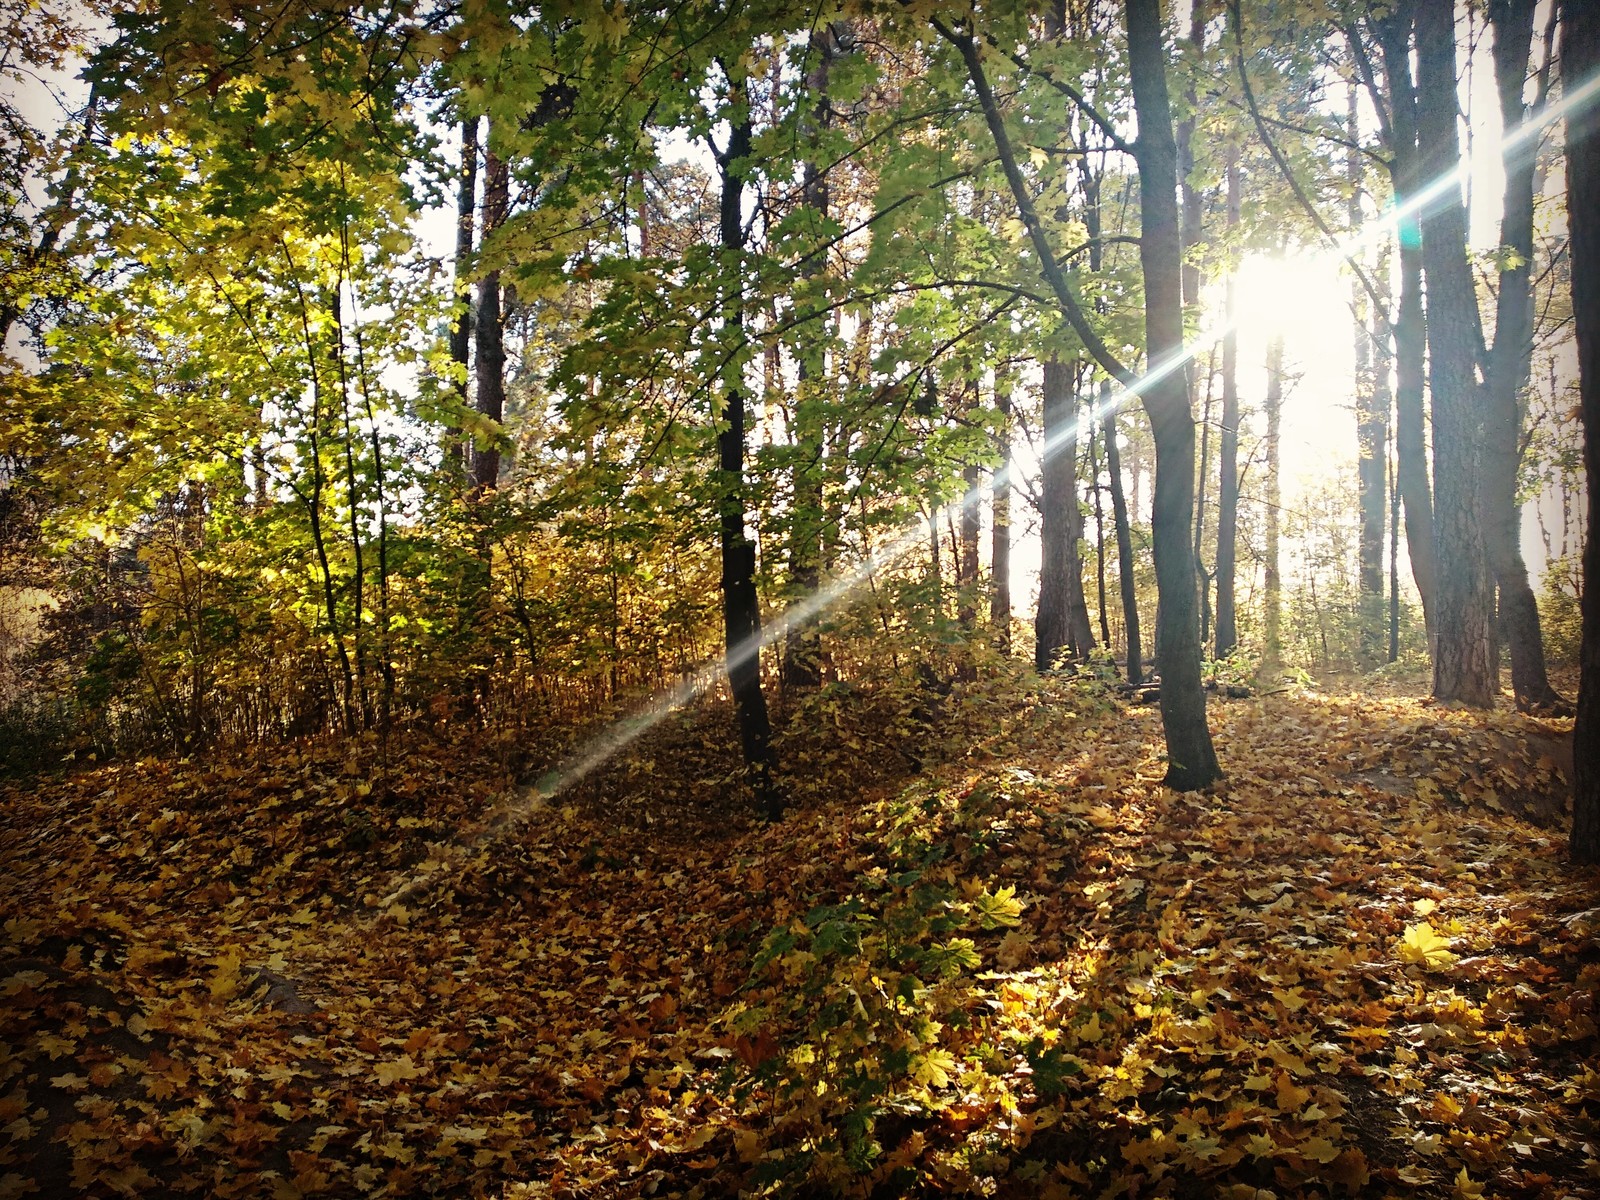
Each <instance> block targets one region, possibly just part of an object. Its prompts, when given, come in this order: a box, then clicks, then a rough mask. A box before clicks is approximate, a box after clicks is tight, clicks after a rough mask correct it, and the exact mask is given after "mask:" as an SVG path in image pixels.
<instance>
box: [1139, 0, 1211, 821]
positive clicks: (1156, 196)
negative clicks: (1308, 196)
mask: <svg viewBox="0 0 1600 1200" xmlns="http://www.w3.org/2000/svg"><path fill="white" fill-rule="evenodd" d="M1125 19H1126V21H1127V30H1128V67H1129V76H1130V82H1131V84H1132V87H1133V102H1134V109H1135V111H1136V113H1137V115H1138V120H1139V140H1138V143H1137V144H1136V146H1135V149H1136V150H1137V151H1138V158H1137V161H1138V167H1139V184H1140V204H1139V231H1140V244H1139V261H1140V265H1141V267H1142V268H1143V275H1144V291H1145V353H1146V356H1147V358H1148V360H1149V365H1150V367H1151V368H1152V369H1153V370H1154V371H1155V372H1157V374H1155V375H1154V376H1150V377H1147V378H1146V379H1145V381H1144V389H1143V394H1142V397H1141V398H1142V400H1143V402H1144V407H1145V412H1146V413H1147V414H1148V415H1149V418H1150V425H1151V428H1152V429H1153V430H1154V432H1155V443H1156V480H1155V505H1154V512H1153V515H1152V530H1153V541H1154V544H1155V559H1156V587H1157V591H1158V594H1159V596H1160V602H1161V620H1162V624H1163V629H1162V632H1161V636H1160V637H1158V638H1157V643H1156V656H1157V667H1158V669H1159V670H1160V672H1161V719H1162V725H1163V727H1164V729H1165V732H1166V742H1167V776H1166V782H1167V784H1168V785H1169V786H1171V787H1173V788H1175V789H1177V790H1179V791H1187V790H1191V789H1194V788H1202V787H1206V786H1208V785H1209V784H1211V783H1212V782H1213V781H1215V780H1216V779H1217V778H1219V777H1220V776H1221V774H1222V771H1221V768H1220V767H1219V766H1218V764H1217V755H1216V751H1215V749H1214V748H1213V747H1212V744H1211V731H1210V729H1209V728H1208V727H1207V725H1206V698H1205V691H1204V689H1203V688H1202V687H1201V681H1200V629H1199V625H1198V623H1197V621H1196V613H1195V586H1194V585H1195V571H1194V558H1193V555H1192V554H1191V553H1190V550H1189V530H1190V528H1191V523H1192V520H1193V516H1194V511H1193V510H1194V451H1195V445H1194V415H1193V413H1192V412H1191V411H1190V407H1189V385H1188V375H1187V372H1186V371H1185V370H1184V369H1182V368H1181V367H1180V368H1177V369H1170V366H1171V364H1172V362H1173V360H1174V358H1175V357H1176V356H1178V355H1181V354H1182V353H1183V247H1182V240H1181V237H1180V232H1179V225H1178V203H1177V191H1178V178H1177V175H1178V170H1177V149H1176V147H1175V146H1174V145H1173V140H1172V107H1171V104H1170V102H1169V100H1168V94H1167V66H1166V53H1165V50H1164V48H1163V46H1162V32H1161V6H1160V3H1159V0H1127V5H1126V9H1125Z"/></svg>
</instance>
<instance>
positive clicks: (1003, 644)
mask: <svg viewBox="0 0 1600 1200" xmlns="http://www.w3.org/2000/svg"><path fill="white" fill-rule="evenodd" d="M994 404H995V407H996V408H997V409H999V411H1000V465H999V467H997V468H996V469H995V473H994V496H993V504H994V509H993V513H994V516H993V521H992V522H991V525H990V529H991V545H990V550H989V556H990V567H989V570H990V574H991V587H992V591H991V592H990V598H989V623H990V624H991V625H993V626H994V631H995V647H996V649H998V650H999V651H1000V653H1001V654H1010V653H1011V381H1010V380H1009V379H1006V378H997V379H996V380H995V384H994Z"/></svg>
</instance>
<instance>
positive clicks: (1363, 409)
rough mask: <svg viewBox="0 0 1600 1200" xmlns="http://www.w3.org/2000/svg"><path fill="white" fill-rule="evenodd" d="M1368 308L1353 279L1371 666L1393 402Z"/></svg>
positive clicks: (1356, 181) (1362, 581) (1357, 210)
mask: <svg viewBox="0 0 1600 1200" xmlns="http://www.w3.org/2000/svg"><path fill="white" fill-rule="evenodd" d="M1357 98H1358V92H1357V90H1356V85H1355V84H1354V83H1351V84H1350V86H1349V90H1348V93H1347V95H1346V98H1345V99H1346V117H1345V129H1346V131H1347V133H1348V136H1349V139H1350V146H1349V149H1348V150H1347V152H1346V155H1345V185H1346V187H1348V188H1349V195H1348V197H1347V199H1346V205H1347V208H1346V214H1347V216H1348V217H1349V221H1350V228H1351V229H1352V230H1355V229H1359V228H1360V226H1361V222H1362V213H1361V192H1362V189H1363V187H1364V186H1365V180H1364V173H1365V167H1366V156H1365V154H1364V153H1363V152H1362V149H1361V144H1360V132H1361V125H1360V120H1359V109H1358V107H1357ZM1374 307H1375V306H1374ZM1367 311H1368V297H1367V295H1366V292H1365V290H1364V289H1363V288H1362V287H1361V285H1360V283H1358V282H1353V283H1352V284H1351V295H1350V313H1351V316H1352V317H1353V318H1354V321H1353V322H1352V325H1353V327H1354V335H1355V363H1356V372H1355V374H1356V378H1355V384H1356V495H1357V505H1358V507H1359V509H1360V512H1361V533H1360V536H1359V538H1358V539H1357V562H1358V570H1357V573H1356V588H1357V596H1358V599H1357V614H1358V616H1359V618H1360V622H1361V629H1360V651H1361V665H1362V666H1363V667H1365V668H1367V669H1371V668H1372V667H1375V666H1377V665H1378V663H1379V662H1380V661H1381V659H1382V657H1383V524H1384V510H1385V508H1386V506H1387V502H1388V494H1387V491H1386V489H1385V487H1384V476H1385V474H1386V468H1387V465H1388V457H1389V447H1388V418H1389V405H1388V390H1387V388H1386V387H1383V386H1380V383H1379V379H1378V372H1377V369H1376V365H1375V363H1374V362H1373V359H1374V357H1375V354H1374V349H1373V344H1372V335H1371V334H1370V333H1369V332H1368V328H1367V319H1366V317H1367ZM1374 317H1376V314H1375V313H1374Z"/></svg>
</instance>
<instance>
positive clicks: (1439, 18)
mask: <svg viewBox="0 0 1600 1200" xmlns="http://www.w3.org/2000/svg"><path fill="white" fill-rule="evenodd" d="M1416 30H1417V134H1418V146H1419V147H1420V149H1421V153H1422V175H1423V178H1425V179H1428V180H1433V179H1439V178H1444V177H1446V176H1448V175H1450V174H1452V173H1453V172H1455V171H1456V170H1457V169H1458V168H1459V167H1460V164H1461V149H1460V138H1459V136H1458V134H1457V119H1458V117H1459V106H1458V104H1457V101H1456V42H1455V2H1454V0H1422V2H1421V3H1420V4H1419V5H1418V8H1417V21H1416ZM1422 264H1423V274H1424V276H1425V278H1426V280H1427V288H1428V388H1429V391H1430V392H1431V393H1432V401H1433V496H1434V510H1433V524H1434V549H1435V552H1436V555H1437V559H1438V565H1439V580H1438V597H1437V610H1438V612H1437V620H1436V626H1437V629H1436V637H1437V650H1436V652H1435V654H1434V662H1433V694H1434V697H1435V698H1436V699H1438V700H1442V701H1449V702H1455V703H1461V704H1466V705H1470V706H1472V707H1474V708H1492V707H1493V706H1494V694H1495V691H1496V675H1497V671H1496V669H1495V663H1494V661H1493V658H1492V655H1491V648H1492V644H1493V641H1492V633H1493V630H1492V628H1491V623H1492V621H1493V616H1494V577H1493V575H1492V574H1491V572H1490V570H1489V559H1488V554H1487V551H1486V547H1485V544H1484V535H1483V520H1482V509H1481V501H1480V497H1481V483H1482V480H1481V472H1482V470H1483V436H1484V429H1483V413H1484V403H1483V401H1484V393H1483V389H1482V388H1481V387H1480V386H1479V383H1478V379H1477V375H1476V368H1477V365H1478V363H1479V361H1480V357H1481V352H1482V348H1483V332H1482V328H1481V326H1480V325H1479V321H1478V303H1477V299H1476V296H1475V294H1474V284H1473V278H1472V264H1471V263H1470V261H1469V260H1468V258H1467V218H1466V210H1465V209H1464V207H1463V206H1462V203H1461V193H1460V189H1459V187H1458V186H1451V187H1448V188H1446V189H1445V192H1444V195H1442V196H1441V197H1439V198H1438V199H1437V200H1436V201H1434V202H1433V203H1431V204H1429V205H1428V206H1427V208H1426V209H1425V210H1424V212H1423V217H1422Z"/></svg>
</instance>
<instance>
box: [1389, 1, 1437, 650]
mask: <svg viewBox="0 0 1600 1200" xmlns="http://www.w3.org/2000/svg"><path fill="white" fill-rule="evenodd" d="M1414 7H1415V5H1414V0H1395V3H1394V4H1393V5H1392V7H1391V11H1390V15H1389V16H1388V17H1386V18H1385V19H1383V20H1381V21H1378V22H1375V26H1376V28H1377V30H1378V37H1379V45H1380V48H1381V49H1382V51H1383V64H1384V75H1385V77H1386V79H1387V80H1388V85H1389V102H1390V111H1391V113H1392V124H1393V128H1394V145H1393V147H1392V154H1391V156H1390V165H1389V173H1390V182H1391V185H1392V187H1393V189H1394V203H1395V207H1396V208H1397V209H1398V210H1400V212H1401V214H1402V215H1401V217H1400V219H1399V222H1398V225H1397V228H1396V230H1395V235H1396V240H1397V241H1398V242H1399V245H1400V303H1399V308H1398V311H1397V312H1396V314H1395V321H1394V354H1395V460H1396V466H1395V476H1396V481H1397V484H1398V487H1399V490H1400V498H1401V501H1402V503H1403V505H1404V510H1405V526H1406V553H1407V556H1408V558H1409V559H1410V561H1411V577H1412V579H1413V580H1414V581H1415V582H1416V585H1417V594H1418V595H1419V596H1420V597H1421V600H1422V620H1423V624H1424V626H1425V627H1426V629H1427V634H1428V651H1429V653H1430V654H1432V653H1433V650H1434V645H1435V631H1436V629H1437V627H1438V621H1437V619H1436V617H1435V613H1434V610H1435V607H1436V603H1437V602H1436V600H1435V595H1436V593H1437V591H1438V577H1439V568H1438V562H1437V559H1436V557H1435V554H1434V544H1433V489H1432V486H1431V485H1430V484H1429V482H1428V446H1427V435H1426V433H1425V431H1424V424H1425V417H1424V410H1423V364H1424V358H1425V355H1426V348H1427V347H1426V340H1427V327H1426V325H1425V324H1424V321H1423V315H1422V235H1421V233H1420V232H1419V230H1418V222H1417V217H1416V213H1415V212H1414V211H1413V210H1412V209H1411V207H1410V203H1409V202H1410V199H1411V197H1412V196H1413V195H1414V194H1415V193H1416V192H1417V191H1419V190H1420V188H1421V186H1422V181H1421V179H1420V177H1419V174H1418V172H1419V170H1420V167H1419V162H1418V155H1419V151H1418V147H1417V111H1416V103H1417V101H1416V86H1415V84H1414V83H1413V82H1412V77H1411V24H1412V14H1413V11H1414Z"/></svg>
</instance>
